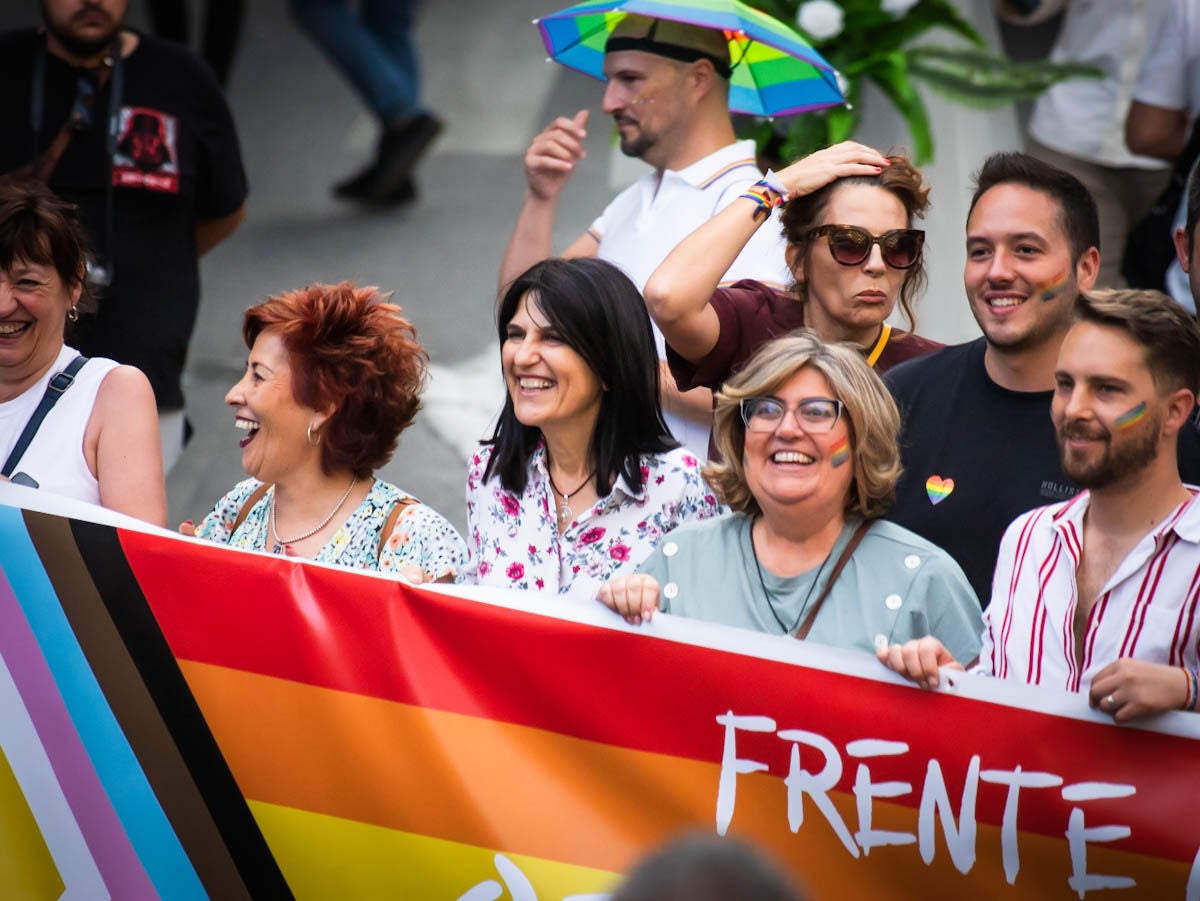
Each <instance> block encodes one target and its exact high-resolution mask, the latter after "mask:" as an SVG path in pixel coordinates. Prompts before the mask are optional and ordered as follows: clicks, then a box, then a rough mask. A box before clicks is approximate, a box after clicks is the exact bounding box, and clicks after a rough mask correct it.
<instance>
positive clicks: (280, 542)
mask: <svg viewBox="0 0 1200 901" xmlns="http://www.w3.org/2000/svg"><path fill="white" fill-rule="evenodd" d="M357 484H358V477H357V476H355V477H354V478H353V479H351V480H350V484H349V485H348V486H346V491H345V493H343V494H342V499H341V500H340V501H338V502H337V506H336V507H334V508H333V509H332V510H330V511H329V515H328V516H326V517H325V518H324V519H323V520H321V524H320V525H319V526H317V527H316V528H315V529H313V530H312V531H310V532H305V533H304V534H303V535H298V536H296V537H295V538H288V539H287V540H284V539H283V538H280V537H279V532H278V531H277V530H276V528H275V492H271V537H272V538H274V539H275V550H273V551H272V552H271V553H273V554H282V553H283V551H284V549H285V548H286V547H287V546H288V545H291V544H295V543H296V542H297V541H303V540H304V539H305V538H312V537H313V536H314V535H316V534H317V533H318V532H319V531H321V530H322V529H323V528H325V527H326V526H327V525H329V524H330V523H331V522H332V521H333V518H334V517H335V516H337V515H338V510H341V509H342V507H343V506H344V505H345V503H346V498H348V497H350V492H351V491H353V490H354V486H355V485H357Z"/></svg>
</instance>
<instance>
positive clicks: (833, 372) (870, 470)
mask: <svg viewBox="0 0 1200 901" xmlns="http://www.w3.org/2000/svg"><path fill="white" fill-rule="evenodd" d="M805 366H811V367H812V368H813V369H815V370H817V371H818V372H819V373H821V375H823V376H825V378H826V380H827V381H828V382H829V385H830V387H831V388H832V389H833V393H834V396H835V398H836V399H837V400H840V401H841V402H842V403H843V404H845V407H844V414H845V417H846V421H847V425H848V427H849V431H850V443H851V445H852V447H853V454H852V460H853V464H854V477H853V479H852V480H851V482H850V491H849V493H848V495H847V497H846V506H845V510H846V513H847V514H857V515H860V516H863V517H865V518H866V519H878V518H879V517H881V516H883V514H884V513H886V512H887V511H888V509H889V508H890V507H891V506H892V504H893V502H894V501H895V499H896V482H897V480H898V479H899V478H900V472H901V469H900V446H899V440H898V436H899V433H900V412H899V410H897V409H896V402H895V401H894V400H892V395H891V394H890V393H889V392H888V390H887V388H886V387H885V386H884V384H883V382H882V381H881V380H880V378H879V376H878V375H876V374H875V372H874V370H872V369H871V367H870V366H868V365H867V361H866V360H864V359H863V357H862V354H861V353H860V352H859V350H858V348H856V347H854V345H851V344H826V343H825V342H824V341H822V340H821V339H820V338H818V337H817V336H816V334H814V333H813V332H812V331H811V330H810V329H806V328H801V329H796V330H795V331H793V332H791V333H790V334H788V335H785V336H784V337H782V338H776V339H775V340H774V341H769V342H767V343H766V344H764V345H763V346H762V347H761V348H759V350H758V352H757V353H756V354H755V355H754V356H753V357H751V358H750V362H748V363H747V364H746V366H745V368H744V369H742V371H741V372H739V373H738V374H737V375H735V376H734V377H733V378H731V379H730V380H729V381H728V382H726V383H725V385H724V386H723V387H722V388H721V390H720V391H719V392H718V393H717V398H716V401H717V406H716V412H715V413H714V414H713V438H714V440H715V441H716V445H717V450H718V451H720V454H721V460H720V461H719V462H713V463H709V464H708V466H706V467H705V469H704V477H705V478H706V479H707V480H708V483H709V484H710V485H712V487H713V489H714V490H715V491H716V492H717V495H718V496H719V497H720V499H721V500H722V502H724V503H726V504H728V505H729V507H730V508H731V509H733V510H736V511H738V512H743V513H750V514H757V513H759V512H761V508H760V507H759V505H758V501H757V500H755V498H754V495H752V494H751V493H750V487H749V485H747V483H746V469H745V465H744V463H743V461H742V457H743V454H744V453H745V450H746V426H745V424H744V423H743V422H742V415H741V402H742V399H743V398H746V397H761V396H764V395H770V394H772V393H774V392H775V391H778V390H779V387H780V386H781V385H783V383H784V382H786V381H787V380H788V379H790V378H791V377H792V376H794V375H795V374H796V373H797V372H799V371H800V370H801V369H803V368H804V367H805Z"/></svg>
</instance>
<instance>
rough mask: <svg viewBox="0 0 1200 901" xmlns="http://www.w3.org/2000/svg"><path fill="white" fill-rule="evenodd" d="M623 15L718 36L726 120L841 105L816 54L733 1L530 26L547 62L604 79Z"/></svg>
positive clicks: (594, 9)
mask: <svg viewBox="0 0 1200 901" xmlns="http://www.w3.org/2000/svg"><path fill="white" fill-rule="evenodd" d="M628 14H637V15H642V16H648V17H650V18H654V19H672V20H674V21H676V22H686V23H688V24H690V25H699V26H702V27H704V28H713V29H718V30H721V31H724V32H725V36H726V38H727V39H728V41H729V61H730V63H731V64H732V65H733V75H732V77H731V78H730V82H729V108H730V110H732V111H733V112H737V113H749V114H751V115H755V116H790V115H794V114H796V113H803V112H808V111H809V110H816V109H824V108H826V107H830V106H839V105H841V104H843V103H845V100H844V98H843V97H842V92H841V89H840V88H839V87H838V83H837V77H836V75H835V73H834V70H833V67H832V66H831V65H829V63H827V62H826V61H825V59H824V58H823V57H822V56H821V54H819V53H817V51H816V50H814V49H813V48H812V47H810V46H808V44H806V43H805V42H804V39H803V38H801V37H800V35H798V34H797V33H796V32H795V31H793V30H792V29H791V28H788V27H787V26H786V25H784V24H783V23H782V22H780V21H778V20H777V19H773V18H771V17H770V16H768V15H767V14H766V13H763V12H759V11H758V10H756V9H753V8H751V7H749V6H746V4H744V3H739V2H737V0H586V2H584V3H577V4H576V5H575V6H571V7H568V8H567V9H564V10H562V11H560V12H556V13H551V14H550V15H548V16H543V17H542V18H540V19H535V20H534V24H535V25H537V27H538V30H539V31H541V34H542V42H543V43H544V44H545V45H546V52H547V53H549V54H550V57H551V58H552V59H554V60H556V61H557V62H560V63H562V64H563V65H564V66H570V67H571V68H572V69H577V70H579V71H580V72H584V73H586V74H587V75H591V76H593V77H595V78H599V79H603V78H604V71H603V66H604V45H605V43H606V42H607V41H608V36H609V34H610V33H611V32H612V30H613V28H615V27H616V25H617V23H618V22H620V21H621V20H622V19H623V18H625V16H626V15H628Z"/></svg>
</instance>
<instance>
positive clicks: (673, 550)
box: [663, 541, 679, 557]
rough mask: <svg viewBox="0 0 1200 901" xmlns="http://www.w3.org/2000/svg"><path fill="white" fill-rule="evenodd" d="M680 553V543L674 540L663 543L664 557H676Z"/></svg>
mask: <svg viewBox="0 0 1200 901" xmlns="http://www.w3.org/2000/svg"><path fill="white" fill-rule="evenodd" d="M678 553H679V545H677V544H676V543H675V542H674V541H668V542H667V543H666V544H664V545H663V556H664V557H674V556H675V555H676V554H678Z"/></svg>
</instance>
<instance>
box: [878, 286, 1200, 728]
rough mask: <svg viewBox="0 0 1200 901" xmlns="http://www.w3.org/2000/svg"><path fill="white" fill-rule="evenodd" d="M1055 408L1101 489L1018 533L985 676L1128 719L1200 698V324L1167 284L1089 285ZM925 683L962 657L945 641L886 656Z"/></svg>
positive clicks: (988, 640) (1036, 518)
mask: <svg viewBox="0 0 1200 901" xmlns="http://www.w3.org/2000/svg"><path fill="white" fill-rule="evenodd" d="M1075 316H1076V322H1075V324H1074V326H1072V328H1071V330H1070V331H1069V332H1068V333H1067V337H1066V339H1065V340H1064V341H1063V344H1062V349H1061V350H1060V352H1059V357H1058V366H1057V369H1056V372H1055V389H1054V400H1053V403H1052V407H1051V418H1052V419H1053V422H1054V429H1055V434H1056V437H1057V440H1058V446H1059V451H1060V454H1061V457H1062V465H1063V471H1064V472H1065V473H1066V475H1067V476H1068V477H1069V478H1070V479H1072V480H1073V481H1074V482H1075V483H1076V484H1077V485H1079V486H1080V487H1081V488H1084V489H1086V490H1085V491H1083V492H1081V493H1080V494H1079V495H1077V496H1076V497H1075V498H1073V499H1072V500H1070V501H1066V502H1064V503H1060V504H1052V505H1050V506H1047V507H1039V508H1037V509H1036V510H1031V511H1030V512H1028V513H1025V514H1023V515H1021V516H1020V517H1018V518H1017V519H1016V521H1015V522H1013V523H1012V525H1010V526H1009V528H1008V530H1007V532H1005V535H1004V540H1003V542H1002V543H1001V547H1000V555H999V558H998V560H997V564H996V575H995V580H994V582H993V587H992V603H991V605H990V606H989V607H988V609H987V611H986V612H985V614H984V634H983V649H982V652H981V656H980V659H979V664H978V666H977V667H976V670H977V671H978V672H981V673H984V674H988V675H994V676H997V677H1000V678H1004V679H1018V680H1021V681H1024V682H1027V683H1030V684H1034V685H1047V686H1053V687H1057V688H1062V689H1065V690H1067V691H1075V692H1078V691H1085V690H1086V691H1087V692H1088V694H1089V701H1090V703H1091V704H1092V706H1094V707H1099V708H1100V709H1101V710H1102V711H1104V712H1105V713H1108V714H1111V715H1112V716H1113V718H1114V719H1115V720H1117V721H1119V722H1123V721H1126V720H1130V719H1134V718H1136V717H1142V716H1148V715H1150V714H1154V713H1159V712H1162V711H1165V710H1174V709H1180V708H1189V709H1194V708H1195V707H1196V692H1195V689H1194V686H1195V684H1196V683H1195V680H1196V676H1195V671H1196V669H1197V667H1198V665H1200V660H1198V659H1197V658H1198V654H1200V502H1197V501H1196V500H1195V496H1196V493H1197V489H1196V488H1193V487H1189V486H1187V485H1185V484H1184V483H1183V482H1182V481H1181V480H1180V478H1179V469H1178V463H1177V459H1176V440H1177V437H1178V434H1179V431H1180V429H1181V428H1183V427H1184V426H1185V425H1186V424H1187V423H1188V418H1189V417H1190V416H1191V415H1192V412H1193V407H1194V405H1195V402H1196V390H1197V388H1198V387H1200V328H1198V327H1197V325H1196V323H1195V321H1194V320H1193V319H1192V318H1191V317H1190V316H1189V315H1188V314H1187V312H1186V311H1184V310H1183V309H1182V308H1181V307H1179V306H1178V305H1177V304H1175V303H1174V302H1173V301H1171V300H1170V298H1168V297H1166V296H1165V295H1162V294H1159V293H1158V292H1153V291H1097V292H1093V293H1090V294H1089V293H1083V294H1081V295H1080V296H1079V299H1078V300H1077V301H1076V303H1075ZM879 657H880V659H881V660H882V661H883V662H884V663H885V664H887V665H888V666H889V667H891V668H892V669H894V670H895V671H896V672H898V673H900V674H902V675H905V676H907V677H909V678H910V679H913V680H914V681H916V682H918V683H920V684H921V685H923V686H925V687H934V686H936V685H937V683H938V667H939V666H950V667H953V668H958V669H962V667H961V665H959V664H958V662H957V661H955V660H954V658H953V657H952V656H951V655H950V654H949V653H948V652H947V651H946V649H945V648H944V647H943V646H942V645H941V643H940V642H938V641H937V640H936V639H934V638H932V637H926V638H922V639H920V640H918V641H913V642H909V643H907V644H905V645H903V646H901V645H893V646H892V647H890V648H883V649H881V650H880V652H879Z"/></svg>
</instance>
